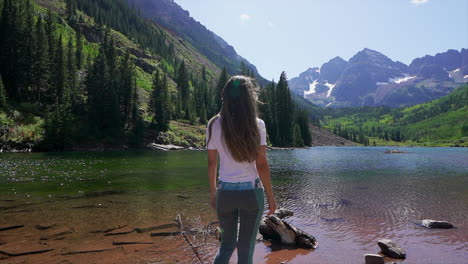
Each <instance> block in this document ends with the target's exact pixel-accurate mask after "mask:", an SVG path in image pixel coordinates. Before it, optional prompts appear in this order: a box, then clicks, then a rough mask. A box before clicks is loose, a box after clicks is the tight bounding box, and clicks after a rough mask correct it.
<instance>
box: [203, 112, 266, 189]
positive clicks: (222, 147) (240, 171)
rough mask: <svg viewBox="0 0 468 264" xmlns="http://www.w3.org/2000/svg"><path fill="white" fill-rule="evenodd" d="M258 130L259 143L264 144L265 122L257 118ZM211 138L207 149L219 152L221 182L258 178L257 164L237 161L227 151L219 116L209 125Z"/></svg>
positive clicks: (245, 180) (207, 135) (251, 180)
mask: <svg viewBox="0 0 468 264" xmlns="http://www.w3.org/2000/svg"><path fill="white" fill-rule="evenodd" d="M257 125H258V129H259V132H260V145H263V146H266V129H265V122H263V120H261V119H259V118H257ZM211 133H212V136H211V139H210V142H209V143H208V145H207V149H216V150H218V154H219V163H220V164H219V165H220V166H219V180H220V181H223V182H248V181H250V182H253V181H255V180H256V179H257V178H258V172H257V166H256V165H255V161H254V162H238V161H236V160H235V159H234V158H233V157H232V156H231V153H230V152H229V149H228V148H227V146H226V144H224V138H223V135H222V128H221V122H220V118H217V119H216V120H214V121H213V124H212V125H211ZM209 137H210V135H209V129H208V128H207V129H206V140H207V141H208V138H209Z"/></svg>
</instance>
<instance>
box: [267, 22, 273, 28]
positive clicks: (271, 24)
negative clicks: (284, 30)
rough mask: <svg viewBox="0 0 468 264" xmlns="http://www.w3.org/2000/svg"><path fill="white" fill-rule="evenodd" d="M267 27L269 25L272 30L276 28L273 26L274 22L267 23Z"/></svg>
mask: <svg viewBox="0 0 468 264" xmlns="http://www.w3.org/2000/svg"><path fill="white" fill-rule="evenodd" d="M267 25H268V27H269V28H271V29H273V28H274V27H275V24H273V22H271V21H268V22H267Z"/></svg>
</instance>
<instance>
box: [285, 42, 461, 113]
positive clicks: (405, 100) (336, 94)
mask: <svg viewBox="0 0 468 264" xmlns="http://www.w3.org/2000/svg"><path fill="white" fill-rule="evenodd" d="M315 68H316V69H318V70H316V71H315V73H312V72H311V71H310V69H314V68H309V69H308V70H306V71H305V72H303V73H301V74H300V75H299V76H298V77H295V78H292V79H291V80H290V88H291V90H292V91H294V92H296V93H298V94H299V95H303V96H304V97H305V98H307V99H309V100H310V101H311V102H313V103H315V104H317V105H320V106H330V107H347V106H379V105H386V106H390V107H402V106H410V105H415V104H418V103H424V102H427V101H430V100H433V99H437V98H439V97H441V96H444V95H446V94H448V93H450V91H452V90H453V88H455V87H457V86H459V85H460V84H463V83H464V82H467V81H468V49H461V50H460V51H458V50H452V49H449V50H447V51H446V52H442V53H437V54H436V55H434V56H431V55H426V56H424V57H421V58H416V59H414V60H413V61H412V62H411V63H410V65H406V64H404V63H402V62H400V61H393V60H391V59H390V58H388V57H387V56H385V55H384V54H382V53H380V52H378V51H375V50H372V49H369V48H365V49H363V50H361V51H359V52H357V53H356V54H355V55H354V56H352V57H351V58H350V59H349V61H346V60H343V59H342V58H340V57H334V58H333V59H331V60H329V61H328V62H326V63H324V64H322V66H321V67H320V68H318V67H315ZM329 72H332V75H330V74H328V73H329Z"/></svg>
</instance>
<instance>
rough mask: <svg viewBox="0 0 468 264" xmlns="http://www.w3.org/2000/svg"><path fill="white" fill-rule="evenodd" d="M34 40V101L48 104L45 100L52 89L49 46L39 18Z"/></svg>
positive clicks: (42, 23)
mask: <svg viewBox="0 0 468 264" xmlns="http://www.w3.org/2000/svg"><path fill="white" fill-rule="evenodd" d="M34 40H35V48H34V61H33V65H32V76H33V85H32V87H33V90H34V95H35V96H34V100H35V101H36V102H39V103H47V102H46V101H44V102H43V100H44V99H45V97H46V95H47V93H48V92H49V89H50V83H49V79H50V68H49V66H50V62H49V56H48V54H49V53H48V51H49V44H48V38H47V36H46V32H45V27H44V22H43V20H42V18H39V19H38V20H37V22H36V30H35V37H34Z"/></svg>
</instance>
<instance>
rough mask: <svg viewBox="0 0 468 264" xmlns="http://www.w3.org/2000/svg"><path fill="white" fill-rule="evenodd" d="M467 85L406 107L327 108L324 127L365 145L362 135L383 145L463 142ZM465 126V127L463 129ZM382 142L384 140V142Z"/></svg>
mask: <svg viewBox="0 0 468 264" xmlns="http://www.w3.org/2000/svg"><path fill="white" fill-rule="evenodd" d="M466 102H468V85H463V86H461V87H459V88H457V89H455V90H454V91H453V92H452V93H451V94H449V95H447V96H444V97H442V98H439V99H437V100H434V101H430V102H427V103H424V104H419V105H415V106H411V107H406V108H397V109H394V108H388V107H362V108H341V109H330V110H329V113H328V114H327V115H325V116H324V117H323V120H324V124H325V127H326V128H328V129H329V130H331V131H333V132H334V133H335V134H338V135H340V136H343V137H345V138H348V139H351V140H354V138H356V139H358V140H357V141H356V140H354V141H356V142H359V143H361V144H366V141H368V140H363V136H364V137H367V138H370V139H371V140H372V141H376V144H379V145H384V144H385V145H387V144H388V143H386V142H391V144H400V143H399V142H402V143H404V144H407V145H431V146H432V145H444V146H445V145H449V146H450V145H463V144H464V143H463V142H459V140H460V139H461V138H463V137H464V136H466V134H465V133H466V122H465V121H464V120H468V110H467V105H466ZM464 126H465V129H464ZM354 135H356V136H354ZM385 141H386V142H385Z"/></svg>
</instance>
